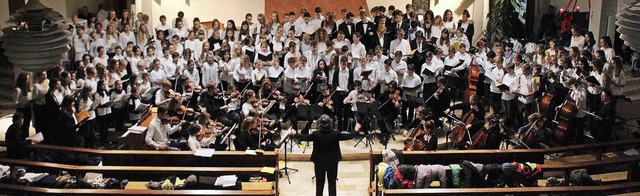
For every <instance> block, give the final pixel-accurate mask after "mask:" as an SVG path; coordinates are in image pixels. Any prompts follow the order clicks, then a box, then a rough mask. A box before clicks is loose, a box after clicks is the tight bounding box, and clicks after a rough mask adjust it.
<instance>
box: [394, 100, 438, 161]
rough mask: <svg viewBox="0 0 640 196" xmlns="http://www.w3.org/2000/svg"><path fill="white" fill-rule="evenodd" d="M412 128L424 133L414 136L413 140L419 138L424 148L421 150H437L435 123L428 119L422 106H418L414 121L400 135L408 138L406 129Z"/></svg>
mask: <svg viewBox="0 0 640 196" xmlns="http://www.w3.org/2000/svg"><path fill="white" fill-rule="evenodd" d="M412 128H416V129H422V131H424V132H423V134H421V135H417V136H415V138H419V139H421V140H422V141H423V142H424V144H425V145H424V146H425V148H424V149H423V150H427V151H429V150H437V149H438V137H437V136H436V135H435V129H436V127H435V122H434V121H433V120H429V119H428V116H427V109H426V108H425V107H424V106H420V107H418V109H416V119H414V120H413V121H412V122H411V123H409V124H407V130H404V131H403V132H402V135H403V136H405V137H408V136H409V130H408V129H412Z"/></svg>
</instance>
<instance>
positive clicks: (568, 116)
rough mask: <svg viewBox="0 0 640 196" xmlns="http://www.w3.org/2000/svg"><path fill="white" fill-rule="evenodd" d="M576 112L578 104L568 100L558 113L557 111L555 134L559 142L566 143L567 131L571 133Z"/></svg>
mask: <svg viewBox="0 0 640 196" xmlns="http://www.w3.org/2000/svg"><path fill="white" fill-rule="evenodd" d="M575 112H576V102H575V101H573V100H571V99H567V100H565V102H564V103H563V104H562V105H560V107H559V109H558V111H556V116H555V120H554V121H553V122H554V123H555V124H556V127H555V129H554V130H553V134H554V136H555V137H556V139H557V140H558V141H564V140H565V137H566V133H567V131H569V128H570V125H571V120H572V118H573V116H574V114H575Z"/></svg>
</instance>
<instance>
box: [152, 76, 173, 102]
mask: <svg viewBox="0 0 640 196" xmlns="http://www.w3.org/2000/svg"><path fill="white" fill-rule="evenodd" d="M174 94H175V93H174V92H173V90H171V82H170V81H169V80H167V79H163V80H162V84H161V88H160V90H159V91H156V95H155V97H156V100H155V105H156V106H167V103H169V101H171V98H172V97H173V95H174Z"/></svg>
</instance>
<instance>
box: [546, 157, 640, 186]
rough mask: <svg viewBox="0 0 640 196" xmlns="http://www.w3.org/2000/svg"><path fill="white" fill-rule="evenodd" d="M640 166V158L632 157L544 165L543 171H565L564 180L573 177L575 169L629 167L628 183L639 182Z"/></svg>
mask: <svg viewBox="0 0 640 196" xmlns="http://www.w3.org/2000/svg"><path fill="white" fill-rule="evenodd" d="M638 164H640V156H631V157H615V158H608V159H601V160H596V161H588V162H579V163H571V164H545V165H542V171H543V172H548V171H563V172H564V179H569V176H570V175H571V171H572V170H575V169H590V168H594V167H600V168H601V167H607V166H613V165H628V169H627V181H628V182H633V181H639V180H640V179H639V178H640V173H639V172H640V169H639V168H638V167H639V166H638ZM589 174H595V173H594V172H589Z"/></svg>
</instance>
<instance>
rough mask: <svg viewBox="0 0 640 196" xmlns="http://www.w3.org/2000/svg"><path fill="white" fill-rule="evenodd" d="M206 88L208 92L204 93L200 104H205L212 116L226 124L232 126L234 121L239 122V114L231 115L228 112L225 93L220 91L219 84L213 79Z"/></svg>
mask: <svg viewBox="0 0 640 196" xmlns="http://www.w3.org/2000/svg"><path fill="white" fill-rule="evenodd" d="M206 88H207V92H206V93H204V94H202V97H201V98H200V104H201V105H204V107H205V108H206V110H207V113H209V114H210V115H211V118H212V119H215V120H216V121H218V122H221V123H222V124H224V125H225V126H231V125H233V122H237V121H238V120H239V118H238V117H239V116H238V115H230V113H227V112H226V111H227V110H228V109H229V106H228V105H226V104H225V100H224V95H223V94H222V93H221V92H220V89H219V88H218V84H217V83H216V82H214V81H211V82H209V83H207V85H206Z"/></svg>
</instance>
